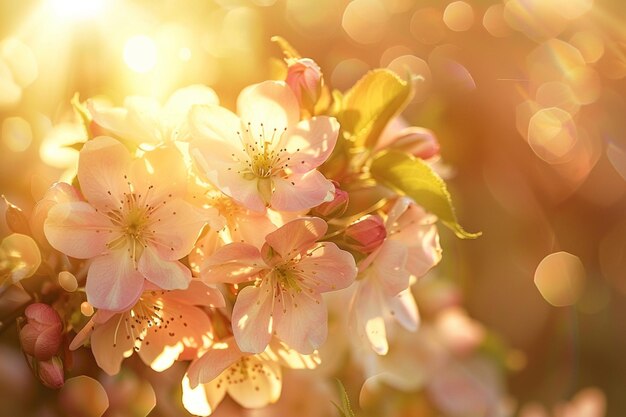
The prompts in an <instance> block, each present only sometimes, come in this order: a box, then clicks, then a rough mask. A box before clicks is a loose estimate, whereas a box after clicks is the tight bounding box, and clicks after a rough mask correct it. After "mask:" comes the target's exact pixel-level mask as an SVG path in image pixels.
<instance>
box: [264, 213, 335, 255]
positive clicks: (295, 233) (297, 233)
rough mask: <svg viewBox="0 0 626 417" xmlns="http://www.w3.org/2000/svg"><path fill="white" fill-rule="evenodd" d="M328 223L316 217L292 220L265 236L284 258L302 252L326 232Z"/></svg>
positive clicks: (269, 243) (268, 242)
mask: <svg viewBox="0 0 626 417" xmlns="http://www.w3.org/2000/svg"><path fill="white" fill-rule="evenodd" d="M327 229H328V225H327V224H326V222H325V221H324V220H322V219H319V218H317V217H301V218H299V219H296V220H292V221H290V222H288V223H286V224H285V225H283V226H282V227H280V228H279V229H278V230H276V231H275V232H272V233H270V234H269V235H267V236H266V237H265V241H266V242H267V244H268V245H269V246H271V248H272V249H273V250H274V251H276V252H278V254H279V255H280V256H281V257H282V258H283V259H285V260H287V259H291V258H293V257H294V256H296V255H297V254H299V253H302V252H304V251H305V250H307V249H308V248H310V247H311V246H313V244H314V243H315V242H316V241H317V240H318V239H320V238H321V237H322V236H324V234H325V233H326V230H327Z"/></svg>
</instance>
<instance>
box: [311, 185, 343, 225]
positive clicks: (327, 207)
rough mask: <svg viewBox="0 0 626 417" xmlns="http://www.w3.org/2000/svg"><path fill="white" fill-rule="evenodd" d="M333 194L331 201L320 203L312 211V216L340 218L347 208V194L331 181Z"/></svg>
mask: <svg viewBox="0 0 626 417" xmlns="http://www.w3.org/2000/svg"><path fill="white" fill-rule="evenodd" d="M333 184H334V185H335V193H334V198H333V200H332V201H328V202H326V203H322V204H320V205H319V206H317V207H315V208H314V209H313V215H314V216H318V217H341V216H342V215H343V214H344V213H345V212H346V209H347V208H348V201H349V196H348V193H347V192H346V191H344V190H342V189H340V188H339V184H337V183H336V182H335V181H333Z"/></svg>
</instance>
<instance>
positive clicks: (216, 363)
mask: <svg viewBox="0 0 626 417" xmlns="http://www.w3.org/2000/svg"><path fill="white" fill-rule="evenodd" d="M243 355H244V354H243V353H242V352H241V351H240V350H239V348H238V347H237V343H235V339H233V338H232V337H231V338H228V339H226V340H224V341H222V342H218V343H216V344H215V345H213V346H212V347H211V349H209V350H207V351H206V353H205V354H204V355H202V356H201V357H200V358H198V359H196V360H195V361H193V362H192V363H191V365H189V369H188V370H187V375H188V376H189V382H190V385H191V386H192V387H195V386H196V385H198V384H206V383H208V382H211V381H212V380H214V379H215V378H217V377H218V376H219V375H220V374H221V373H222V372H223V371H224V370H225V369H227V368H228V367H229V366H230V365H232V364H233V363H235V362H237V361H238V360H239V359H240V358H241V357H242V356H243Z"/></svg>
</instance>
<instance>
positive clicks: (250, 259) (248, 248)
mask: <svg viewBox="0 0 626 417" xmlns="http://www.w3.org/2000/svg"><path fill="white" fill-rule="evenodd" d="M265 268H267V266H266V265H265V262H263V259H262V258H261V254H260V252H259V250H258V249H257V248H256V247H254V246H252V245H248V244H246V243H231V244H229V245H226V246H223V247H221V248H220V249H218V250H217V251H216V252H215V253H214V254H213V255H212V256H210V257H208V258H207V259H206V260H205V261H204V263H203V265H202V267H201V270H200V276H201V278H202V279H203V280H204V281H205V282H209V283H220V282H229V283H233V284H237V283H240V282H245V281H249V280H250V279H251V278H253V277H254V276H255V275H257V274H258V273H259V271H261V270H263V269H265Z"/></svg>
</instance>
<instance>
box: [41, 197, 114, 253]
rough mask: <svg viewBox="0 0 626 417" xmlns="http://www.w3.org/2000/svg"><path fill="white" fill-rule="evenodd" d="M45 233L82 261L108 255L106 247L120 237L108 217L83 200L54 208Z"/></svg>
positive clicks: (60, 246) (56, 246)
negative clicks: (103, 254) (104, 254)
mask: <svg viewBox="0 0 626 417" xmlns="http://www.w3.org/2000/svg"><path fill="white" fill-rule="evenodd" d="M44 233H45V235H46V238H47V239H48V242H50V244H51V245H52V247H54V248H55V249H56V250H58V251H61V252H63V253H65V254H66V255H69V256H72V257H74V258H79V259H87V258H93V257H94V256H98V255H100V254H102V253H105V252H107V246H106V244H107V243H108V242H109V241H111V240H113V239H115V238H116V237H117V235H118V232H113V228H112V224H111V222H110V221H109V219H108V218H107V217H106V216H104V215H103V214H101V213H100V212H98V211H96V209H95V208H93V207H92V206H91V205H89V204H88V203H86V202H83V201H76V202H70V203H59V204H56V205H54V206H53V207H52V208H51V209H50V211H49V212H48V218H47V219H46V221H45V223H44Z"/></svg>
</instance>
